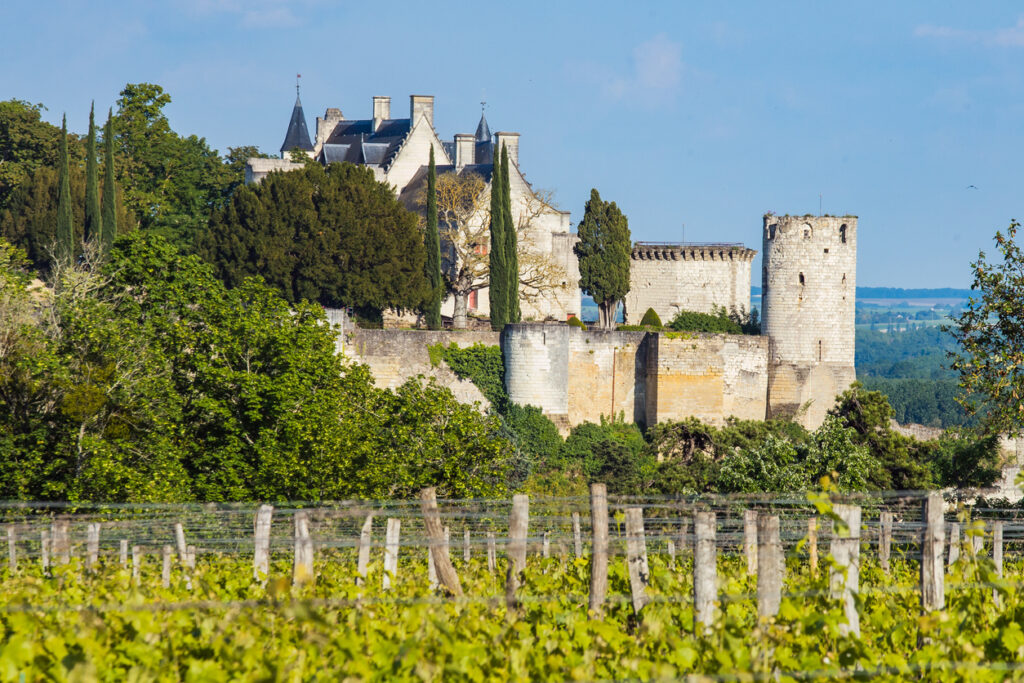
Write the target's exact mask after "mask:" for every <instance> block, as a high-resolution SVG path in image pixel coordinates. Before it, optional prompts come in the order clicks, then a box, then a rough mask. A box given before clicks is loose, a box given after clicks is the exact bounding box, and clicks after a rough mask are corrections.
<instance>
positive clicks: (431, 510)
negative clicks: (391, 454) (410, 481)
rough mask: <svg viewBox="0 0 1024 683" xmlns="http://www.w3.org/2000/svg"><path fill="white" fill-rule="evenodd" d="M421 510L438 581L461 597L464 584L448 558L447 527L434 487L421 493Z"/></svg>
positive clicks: (450, 591) (453, 593)
mask: <svg viewBox="0 0 1024 683" xmlns="http://www.w3.org/2000/svg"><path fill="white" fill-rule="evenodd" d="M420 508H421V510H422V511H423V525H424V527H426V530H427V539H428V542H429V544H430V553H431V557H432V558H433V560H434V568H435V569H436V571H437V574H438V579H440V582H441V583H442V584H443V585H444V587H445V589H447V591H448V592H449V593H451V594H452V595H454V596H455V597H460V596H461V595H462V584H461V583H460V582H459V575H458V574H456V573H455V567H453V566H452V560H451V558H450V557H449V556H448V547H447V543H446V538H445V530H446V529H447V527H442V526H441V514H440V513H439V512H438V509H437V492H436V491H435V489H434V487H433V486H430V487H427V488H425V489H423V490H421V491H420Z"/></svg>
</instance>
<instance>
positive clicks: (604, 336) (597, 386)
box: [569, 328, 647, 425]
mask: <svg viewBox="0 0 1024 683" xmlns="http://www.w3.org/2000/svg"><path fill="white" fill-rule="evenodd" d="M569 330H570V332H569V424H571V425H578V424H582V423H584V422H594V423H599V422H600V421H601V418H602V417H614V416H617V415H619V414H620V413H621V414H622V415H623V417H624V418H625V420H626V421H627V422H636V423H638V424H646V423H647V417H646V410H647V405H646V403H647V343H646V338H647V335H646V334H645V333H644V332H614V331H607V330H587V331H583V330H581V329H579V328H569Z"/></svg>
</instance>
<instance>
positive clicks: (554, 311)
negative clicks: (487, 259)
mask: <svg viewBox="0 0 1024 683" xmlns="http://www.w3.org/2000/svg"><path fill="white" fill-rule="evenodd" d="M502 144H504V145H505V147H506V148H507V149H508V154H509V160H510V162H511V163H510V164H509V167H510V168H509V185H510V199H511V204H512V218H513V221H514V222H517V223H518V222H519V221H520V220H521V218H522V217H523V216H524V212H525V211H526V209H527V207H536V206H537V202H539V201H541V199H540V197H539V195H538V194H537V193H536V192H535V191H534V189H533V188H532V187H531V185H530V183H529V182H527V180H526V178H525V176H524V175H523V173H522V171H521V170H520V166H519V133H504V132H499V133H495V134H493V135H492V134H491V131H490V128H489V126H488V125H487V121H486V119H485V118H484V116H483V115H482V114H481V117H480V122H479V124H478V125H477V129H476V134H475V135H474V134H457V135H455V136H454V139H453V140H452V141H451V142H448V141H445V140H442V139H441V138H440V136H439V135H438V133H437V130H436V129H435V127H434V97H433V95H411V96H410V97H409V116H408V118H392V115H391V98H390V97H385V96H376V97H374V98H373V102H372V116H371V117H370V118H367V119H346V118H345V117H344V115H343V114H342V112H341V110H340V109H335V108H329V109H328V110H327V111H326V113H325V114H324V116H323V117H322V118H321V117H317V119H316V135H315V139H313V140H310V138H309V134H308V132H307V130H306V124H305V118H304V115H303V112H302V104H301V102H300V101H299V100H298V98H296V102H295V107H294V108H293V110H292V117H291V121H290V123H289V126H288V132H287V134H286V136H285V142H284V144H282V146H281V158H280V159H256V158H254V159H249V160H248V163H247V166H246V182H259V181H260V180H261V179H262V178H264V177H265V176H266V175H267V173H270V172H271V171H276V170H281V171H287V170H292V169H295V168H299V167H300V164H296V163H293V162H292V161H290V160H289V158H288V157H289V155H290V152H291V150H293V149H296V148H298V149H301V150H303V151H305V152H306V153H307V154H309V155H310V156H311V157H313V158H314V159H316V160H318V161H320V162H321V163H324V164H327V163H332V162H348V163H353V164H359V165H361V166H366V167H368V168H370V169H372V170H373V172H374V175H375V176H376V177H377V179H378V180H380V181H381V182H386V183H389V184H390V185H391V186H392V187H393V188H394V191H395V194H396V196H398V197H399V198H401V199H402V200H403V202H404V203H405V204H406V205H407V206H409V207H410V208H416V202H415V195H416V193H417V192H418V191H421V190H420V188H421V186H422V185H423V183H425V179H426V173H427V166H428V164H429V158H430V150H431V148H433V150H434V159H435V164H436V166H437V172H438V174H439V175H440V174H442V173H478V174H479V175H480V176H481V177H482V178H483V180H484V181H485V183H486V190H485V192H486V193H487V196H489V193H490V179H491V170H492V160H493V158H494V154H495V150H500V149H501V145H502ZM484 203H485V205H486V202H484ZM529 223H530V228H529V229H530V231H531V233H532V234H531V239H529V240H528V242H529V244H530V245H531V247H532V248H533V249H536V250H538V252H540V253H541V254H543V255H545V256H546V257H547V258H549V259H550V260H551V261H552V262H553V263H554V264H555V265H556V266H557V268H558V269H559V271H560V272H564V277H563V278H560V281H559V282H558V283H557V284H558V286H557V287H556V288H555V289H554V290H553V291H552V292H550V293H549V294H548V295H546V296H543V297H541V298H539V299H535V300H534V301H532V302H531V301H526V300H524V301H523V302H522V304H521V308H522V314H523V319H524V320H545V319H555V320H565V319H567V318H568V317H574V316H575V317H578V316H579V314H580V290H579V277H580V276H579V265H578V263H577V260H576V256H575V254H574V253H573V250H572V247H573V245H574V244H575V242H576V239H577V237H576V235H575V233H572V232H570V222H569V212H567V211H559V210H558V209H556V208H554V207H553V206H550V205H549V204H547V203H543V206H542V209H541V211H540V212H539V215H536V216H535V217H534V218H533V219H532V220H530V222H529ZM522 243H523V242H522V241H521V247H520V248H521V249H522V248H524V247H523V246H522ZM442 251H444V245H442ZM469 308H470V314H473V313H475V312H479V313H480V314H481V315H485V316H486V315H487V313H488V309H489V301H488V297H487V289H486V288H484V289H481V290H479V291H477V292H474V295H473V296H471V297H470V299H469ZM452 309H453V302H452V300H451V297H449V299H448V301H446V302H445V303H444V306H443V307H442V313H444V314H446V315H451V313H452Z"/></svg>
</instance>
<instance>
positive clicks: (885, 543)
mask: <svg viewBox="0 0 1024 683" xmlns="http://www.w3.org/2000/svg"><path fill="white" fill-rule="evenodd" d="M878 526H879V533H878V566H879V567H881V568H882V571H883V572H885V573H886V574H888V573H889V556H890V553H891V552H892V513H891V512H883V513H882V514H881V515H879V519H878Z"/></svg>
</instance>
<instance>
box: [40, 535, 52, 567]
mask: <svg viewBox="0 0 1024 683" xmlns="http://www.w3.org/2000/svg"><path fill="white" fill-rule="evenodd" d="M50 543H51V541H50V532H49V531H47V530H46V529H43V530H42V531H40V532H39V562H40V564H42V565H43V574H49V573H50Z"/></svg>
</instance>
